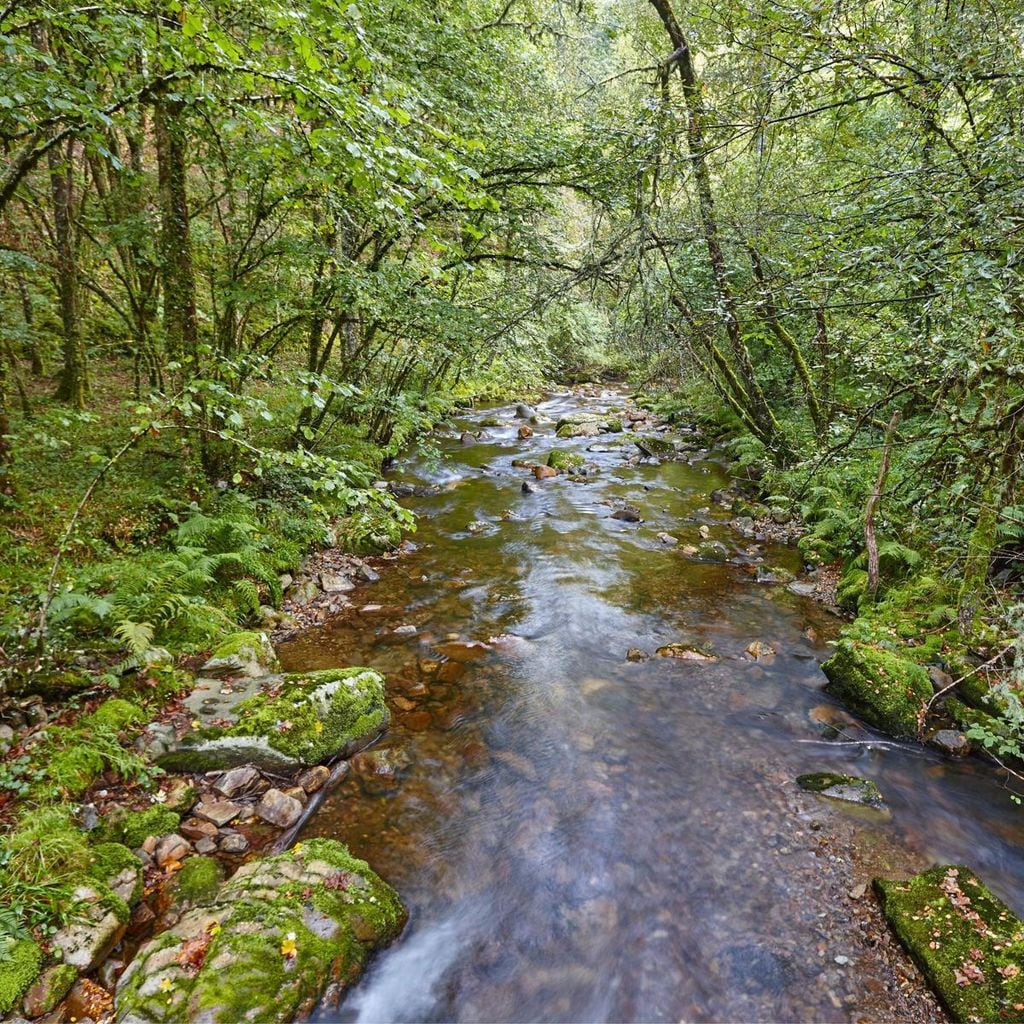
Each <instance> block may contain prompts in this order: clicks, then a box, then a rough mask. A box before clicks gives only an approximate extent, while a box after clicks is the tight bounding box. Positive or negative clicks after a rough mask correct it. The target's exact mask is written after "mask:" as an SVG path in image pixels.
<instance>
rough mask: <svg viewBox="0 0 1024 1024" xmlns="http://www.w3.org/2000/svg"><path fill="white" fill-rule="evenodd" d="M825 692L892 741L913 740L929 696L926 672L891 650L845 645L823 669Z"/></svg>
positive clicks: (841, 645) (851, 644) (929, 684)
mask: <svg viewBox="0 0 1024 1024" xmlns="http://www.w3.org/2000/svg"><path fill="white" fill-rule="evenodd" d="M821 667H822V670H823V671H824V673H825V675H826V676H828V680H829V681H828V685H827V686H826V687H825V689H826V690H828V692H829V693H831V694H833V695H834V696H836V697H838V698H839V699H840V700H841V701H842V702H843V703H844V704H846V706H847V707H849V708H850V709H851V710H852V711H854V712H856V713H857V714H858V715H860V716H861V717H862V718H863V719H864V720H865V721H867V722H868V723H870V724H871V725H874V726H876V727H877V728H879V729H882V730H884V731H885V732H887V733H889V734H890V735H892V736H898V737H902V738H910V737H914V736H916V735H917V732H918V726H919V719H920V716H921V715H922V714H923V712H924V708H925V705H926V703H927V702H928V700H929V699H930V698H931V695H932V684H931V680H930V679H929V678H928V673H927V672H926V671H925V670H924V669H923V668H922V667H921V666H920V665H916V664H914V662H912V661H908V660H907V659H906V658H901V657H899V655H896V654H892V653H890V652H889V651H883V650H880V649H879V648H876V647H868V646H866V645H864V644H858V643H855V642H853V641H849V640H844V641H843V642H842V643H840V644H839V647H838V649H837V650H836V653H835V654H833V655H832V657H831V658H829V660H828V661H826V662H825V663H824V664H823V665H822V666H821Z"/></svg>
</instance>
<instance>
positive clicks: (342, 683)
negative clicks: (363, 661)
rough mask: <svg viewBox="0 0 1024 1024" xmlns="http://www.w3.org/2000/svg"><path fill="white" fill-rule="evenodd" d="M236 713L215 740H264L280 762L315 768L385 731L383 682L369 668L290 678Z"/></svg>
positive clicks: (294, 675)
mask: <svg viewBox="0 0 1024 1024" xmlns="http://www.w3.org/2000/svg"><path fill="white" fill-rule="evenodd" d="M237 713H238V716H239V722H238V724H237V725H235V726H232V727H231V728H230V729H227V730H225V731H224V732H223V733H221V735H224V736H248V737H266V740H267V742H268V744H269V745H270V746H271V747H272V748H273V749H275V750H277V751H280V752H281V753H282V754H284V755H285V756H287V757H290V758H294V759H295V760H298V761H302V762H303V763H305V764H316V763H318V762H320V761H324V760H327V759H328V758H330V757H333V756H334V755H335V754H337V753H338V752H339V751H340V750H342V749H343V748H344V747H346V746H347V745H348V744H350V743H353V742H355V741H357V740H360V739H361V738H363V737H367V736H370V735H372V734H373V733H375V732H379V731H380V730H382V729H383V728H384V727H385V726H386V725H387V723H388V710H387V705H386V703H385V700H384V677H383V676H382V675H381V674H380V673H379V672H375V671H374V670H373V669H370V668H340V669H325V670H323V671H320V672H297V673H292V674H290V675H287V676H285V678H284V681H283V683H282V684H281V687H280V690H279V691H276V695H275V696H269V695H267V694H265V693H261V694H257V695H256V696H255V697H250V698H249V699H248V700H245V701H243V702H242V703H241V704H239V705H238V709H237ZM283 722H288V723H290V725H289V726H288V727H287V728H282V723H283Z"/></svg>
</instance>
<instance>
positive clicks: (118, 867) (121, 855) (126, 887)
mask: <svg viewBox="0 0 1024 1024" xmlns="http://www.w3.org/2000/svg"><path fill="white" fill-rule="evenodd" d="M176 827H177V822H176V821H175V824H174V825H173V826H172V827H171V829H170V831H172V832H173V831H174V828H176ZM143 838H145V837H143ZM136 845H141V842H140V843H138V844H136ZM87 873H88V875H89V877H90V878H93V879H95V880H96V881H97V882H102V883H103V884H104V885H105V886H106V887H107V888H108V889H110V890H111V892H113V893H115V894H116V895H117V896H119V897H120V898H121V899H123V900H124V901H125V903H127V904H128V906H130V907H131V906H134V905H135V904H136V903H138V902H139V900H140V899H141V898H142V862H141V861H140V860H139V858H138V857H136V856H135V854H134V853H132V851H131V850H129V849H128V847H127V846H125V845H123V844H122V843H100V844H98V845H97V846H94V847H93V848H92V851H91V861H90V864H89V867H88V869H87Z"/></svg>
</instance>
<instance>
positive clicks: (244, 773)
mask: <svg viewBox="0 0 1024 1024" xmlns="http://www.w3.org/2000/svg"><path fill="white" fill-rule="evenodd" d="M259 778H260V773H259V771H258V769H257V768H256V767H255V766H254V765H251V764H244V765H240V766H239V767H238V768H232V769H230V770H229V771H226V772H225V773H224V774H223V775H222V776H221V777H220V778H219V779H218V780H217V781H216V782H215V783H214V784H213V788H214V789H215V790H217V792H218V793H220V794H221V796H225V797H227V798H228V799H230V798H231V797H233V796H235V795H237V794H238V793H241V792H243V791H244V790H246V789H248V788H249V786H251V785H253V784H254V783H255V782H256V781H257V780H258V779H259ZM221 824H223V823H221Z"/></svg>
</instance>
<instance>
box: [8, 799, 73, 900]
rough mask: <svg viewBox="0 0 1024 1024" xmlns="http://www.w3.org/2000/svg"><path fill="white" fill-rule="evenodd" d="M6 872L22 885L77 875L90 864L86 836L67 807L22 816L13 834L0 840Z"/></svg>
mask: <svg viewBox="0 0 1024 1024" xmlns="http://www.w3.org/2000/svg"><path fill="white" fill-rule="evenodd" d="M0 851H2V853H3V854H4V855H5V858H6V867H7V870H8V871H9V872H10V873H11V874H12V875H13V876H14V877H15V878H17V879H19V880H20V881H23V882H28V883H30V884H32V883H48V882H53V881H54V880H57V879H60V878H61V877H62V876H67V875H74V874H80V873H81V872H82V871H84V870H85V868H86V867H87V866H88V864H89V849H88V846H87V844H86V841H85V835H84V833H83V832H82V831H81V829H79V828H78V826H77V825H76V824H75V822H74V821H73V820H72V818H71V810H70V808H68V807H66V806H56V807H39V808H35V809H33V810H30V811H26V812H25V813H23V814H22V815H21V816H20V817H19V819H18V824H17V826H16V827H15V829H14V831H12V832H10V833H9V834H8V835H6V836H4V838H3V839H2V840H0Z"/></svg>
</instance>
